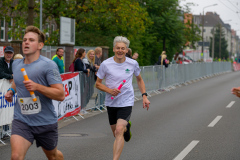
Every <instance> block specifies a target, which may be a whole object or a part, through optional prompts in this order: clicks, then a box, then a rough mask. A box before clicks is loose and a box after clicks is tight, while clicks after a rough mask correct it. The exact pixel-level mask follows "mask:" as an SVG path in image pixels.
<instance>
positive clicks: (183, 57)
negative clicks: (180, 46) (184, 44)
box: [178, 54, 193, 64]
mask: <svg viewBox="0 0 240 160" xmlns="http://www.w3.org/2000/svg"><path fill="white" fill-rule="evenodd" d="M178 57H180V58H181V59H182V63H183V64H189V63H193V61H192V60H191V59H190V58H189V57H187V56H183V55H182V54H179V56H178Z"/></svg>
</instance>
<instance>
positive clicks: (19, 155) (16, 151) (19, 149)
mask: <svg viewBox="0 0 240 160" xmlns="http://www.w3.org/2000/svg"><path fill="white" fill-rule="evenodd" d="M10 142H11V149H12V154H11V160H23V159H24V157H25V155H26V153H27V150H28V149H29V147H30V146H31V142H29V141H28V140H26V139H24V138H23V137H21V136H19V135H12V136H11V138H10Z"/></svg>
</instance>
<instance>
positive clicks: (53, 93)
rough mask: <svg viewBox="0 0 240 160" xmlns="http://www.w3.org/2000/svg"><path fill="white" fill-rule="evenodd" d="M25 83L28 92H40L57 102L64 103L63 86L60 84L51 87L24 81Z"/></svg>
mask: <svg viewBox="0 0 240 160" xmlns="http://www.w3.org/2000/svg"><path fill="white" fill-rule="evenodd" d="M23 83H24V84H25V87H26V89H27V90H28V91H38V92H39V93H41V94H43V95H44V96H46V97H48V98H51V99H54V100H57V101H63V100H64V99H65V93H64V90H63V85H62V84H60V83H59V84H52V85H50V87H47V86H44V85H41V84H38V83H35V82H33V81H32V80H28V81H23Z"/></svg>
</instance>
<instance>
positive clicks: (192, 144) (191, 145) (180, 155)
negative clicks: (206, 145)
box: [173, 140, 199, 160]
mask: <svg viewBox="0 0 240 160" xmlns="http://www.w3.org/2000/svg"><path fill="white" fill-rule="evenodd" d="M198 142H199V141H197V140H194V141H192V142H191V143H190V144H189V145H188V146H187V147H186V148H184V150H183V151H182V152H181V153H179V154H178V155H177V157H175V158H174V159H173V160H182V159H183V158H184V157H186V155H187V154H188V153H189V152H190V151H191V150H192V149H193V148H194V147H195V146H196V145H197V144H198Z"/></svg>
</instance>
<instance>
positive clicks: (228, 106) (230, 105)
mask: <svg viewBox="0 0 240 160" xmlns="http://www.w3.org/2000/svg"><path fill="white" fill-rule="evenodd" d="M234 103H235V101H232V102H230V103H229V104H228V105H227V107H226V108H231V107H232V105H234Z"/></svg>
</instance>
